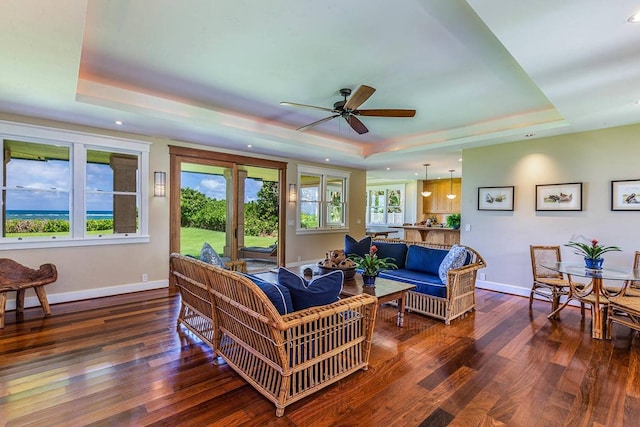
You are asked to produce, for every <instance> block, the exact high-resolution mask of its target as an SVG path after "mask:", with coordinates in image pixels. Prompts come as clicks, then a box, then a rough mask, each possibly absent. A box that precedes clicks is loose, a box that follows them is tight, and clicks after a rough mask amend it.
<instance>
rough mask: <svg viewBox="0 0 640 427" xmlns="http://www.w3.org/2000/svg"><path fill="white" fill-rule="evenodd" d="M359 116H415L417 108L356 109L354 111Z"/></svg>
mask: <svg viewBox="0 0 640 427" xmlns="http://www.w3.org/2000/svg"><path fill="white" fill-rule="evenodd" d="M352 113H353V114H357V115H358V116H378V117H414V116H415V115H416V110H397V109H382V110H356V111H353V112H352Z"/></svg>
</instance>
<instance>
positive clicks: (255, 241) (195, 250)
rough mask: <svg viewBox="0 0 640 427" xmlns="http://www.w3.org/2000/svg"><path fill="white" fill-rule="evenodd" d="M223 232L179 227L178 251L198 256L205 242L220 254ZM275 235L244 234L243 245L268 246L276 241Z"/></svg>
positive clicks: (223, 241) (223, 239)
mask: <svg viewBox="0 0 640 427" xmlns="http://www.w3.org/2000/svg"><path fill="white" fill-rule="evenodd" d="M224 236H225V233H223V232H221V231H211V230H204V229H202V228H188V227H183V228H181V229H180V247H181V250H180V253H182V255H193V256H200V249H202V245H203V243H204V242H207V243H209V244H210V245H211V247H213V249H215V250H216V252H218V253H219V254H220V255H221V256H222V252H223V251H222V249H223V248H224V244H225V238H224ZM276 240H277V239H276V238H275V237H258V236H244V245H245V246H270V245H273V244H274V243H276Z"/></svg>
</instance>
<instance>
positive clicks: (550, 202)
mask: <svg viewBox="0 0 640 427" xmlns="http://www.w3.org/2000/svg"><path fill="white" fill-rule="evenodd" d="M581 210H582V183H581V182H570V183H566V184H545V185H536V211H581Z"/></svg>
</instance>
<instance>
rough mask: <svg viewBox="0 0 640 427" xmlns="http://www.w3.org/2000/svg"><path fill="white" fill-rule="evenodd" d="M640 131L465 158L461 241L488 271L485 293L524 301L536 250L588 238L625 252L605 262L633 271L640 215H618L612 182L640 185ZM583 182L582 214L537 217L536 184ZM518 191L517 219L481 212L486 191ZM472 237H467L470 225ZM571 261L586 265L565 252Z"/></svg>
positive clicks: (513, 146) (566, 138)
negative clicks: (519, 297) (495, 188)
mask: <svg viewBox="0 0 640 427" xmlns="http://www.w3.org/2000/svg"><path fill="white" fill-rule="evenodd" d="M639 137H640V125H632V126H624V127H618V128H611V129H605V130H599V131H593V132H584V133H575V134H570V135H563V136H557V137H549V138H540V139H532V140H526V141H520V142H513V143H508V144H501V145H493V146H488V147H482V148H475V149H468V150H464V151H463V157H464V169H463V180H462V181H463V188H462V227H461V242H462V243H463V244H465V245H468V246H471V247H473V248H474V249H476V250H478V251H479V252H480V253H481V254H482V256H483V257H484V258H485V260H486V261H487V265H488V267H487V268H486V269H484V270H482V271H481V273H484V274H486V282H485V283H482V281H481V283H480V286H483V287H487V288H491V289H496V290H500V291H505V292H512V293H516V294H527V295H528V290H529V289H530V288H531V262H530V256H529V245H531V244H549V245H562V244H564V243H566V242H568V241H569V240H571V239H576V238H579V237H580V236H584V237H585V238H588V239H591V238H595V239H598V240H599V241H601V242H602V243H603V244H607V245H617V246H620V247H621V248H622V249H623V252H613V253H608V254H606V255H605V262H606V263H611V264H619V265H626V266H631V264H632V259H633V254H634V251H636V250H640V212H613V211H611V210H610V206H611V181H612V180H624V179H640V143H639ZM568 182H582V183H583V194H582V197H583V210H582V211H581V212H549V211H545V212H536V210H535V186H536V184H557V183H568ZM511 185H513V186H515V209H514V211H513V212H497V211H478V209H477V206H478V187H491V186H511ZM467 225H469V226H471V231H466V230H465V228H466V226H467ZM562 257H563V261H579V258H578V257H577V256H576V255H574V254H573V253H572V251H571V250H570V249H569V248H565V247H562Z"/></svg>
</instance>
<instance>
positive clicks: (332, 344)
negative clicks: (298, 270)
mask: <svg viewBox="0 0 640 427" xmlns="http://www.w3.org/2000/svg"><path fill="white" fill-rule="evenodd" d="M170 267H171V274H172V275H173V276H174V277H175V279H176V284H177V286H178V289H179V291H180V294H181V308H180V313H179V316H178V325H180V324H182V325H184V326H185V327H186V328H187V329H189V330H190V331H192V332H193V333H194V334H195V335H197V336H198V337H199V338H200V339H202V340H203V341H204V342H206V343H207V344H209V345H210V346H211V347H212V348H213V350H214V352H215V355H216V356H217V357H220V358H222V359H223V360H224V361H225V362H226V363H227V364H228V366H230V367H231V368H232V369H233V370H234V371H236V372H237V373H238V374H239V375H240V376H242V377H243V378H244V379H245V380H246V381H247V382H248V383H249V384H251V386H253V387H254V388H255V389H256V390H257V391H259V392H260V393H261V394H262V395H264V396H265V397H266V398H267V399H269V400H270V401H272V402H273V403H274V404H275V406H276V416H279V417H280V416H282V415H284V409H285V407H286V406H287V405H289V404H291V403H293V402H296V401H298V400H300V399H302V398H305V397H307V396H309V395H311V394H312V393H315V392H316V391H319V390H321V389H322V388H324V387H326V386H328V385H330V384H332V383H335V382H336V381H339V380H341V379H343V378H345V377H346V376H348V375H350V374H351V373H353V372H356V371H357V370H360V369H362V370H366V369H367V368H368V364H369V353H370V350H371V338H372V334H373V328H374V322H375V317H376V312H377V305H378V304H377V299H376V298H375V297H372V296H370V295H365V294H362V295H357V296H353V297H349V298H345V299H342V300H340V301H339V302H336V303H333V304H328V305H324V306H320V307H313V308H309V309H306V310H301V311H297V312H293V313H290V314H286V315H280V314H279V313H278V311H277V310H276V308H275V307H274V306H273V304H272V303H271V301H270V300H269V299H268V298H267V296H266V295H265V294H264V292H262V290H260V288H258V287H257V286H256V285H255V284H254V283H253V282H252V281H251V280H249V279H248V278H246V277H245V276H242V275H241V274H238V273H236V272H232V271H228V270H224V269H221V268H218V267H215V266H213V265H209V264H206V263H204V262H202V261H199V260H196V259H193V258H188V257H184V256H182V255H178V254H171V256H170Z"/></svg>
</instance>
